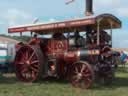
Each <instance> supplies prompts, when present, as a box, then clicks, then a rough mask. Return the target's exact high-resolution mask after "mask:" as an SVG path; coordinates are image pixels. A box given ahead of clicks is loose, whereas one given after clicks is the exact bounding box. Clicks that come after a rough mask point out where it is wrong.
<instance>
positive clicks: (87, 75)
mask: <svg viewBox="0 0 128 96" xmlns="http://www.w3.org/2000/svg"><path fill="white" fill-rule="evenodd" d="M82 76H83V77H89V76H91V74H89V73H88V74H83V75H82Z"/></svg>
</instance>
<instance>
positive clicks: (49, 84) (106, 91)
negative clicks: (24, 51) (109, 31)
mask: <svg viewBox="0 0 128 96" xmlns="http://www.w3.org/2000/svg"><path fill="white" fill-rule="evenodd" d="M0 96H128V72H126V71H125V70H121V71H118V72H117V73H116V79H115V81H114V82H113V84H112V85H111V86H103V85H96V84H94V85H93V86H92V88H91V89H88V90H82V89H79V88H73V87H72V86H71V85H70V84H69V83H68V82H65V81H56V80H50V81H46V80H43V81H39V82H38V83H33V84H31V83H29V84H28V83H21V82H19V81H18V80H17V79H16V78H15V75H14V74H13V75H10V74H9V75H8V74H6V75H4V76H0Z"/></svg>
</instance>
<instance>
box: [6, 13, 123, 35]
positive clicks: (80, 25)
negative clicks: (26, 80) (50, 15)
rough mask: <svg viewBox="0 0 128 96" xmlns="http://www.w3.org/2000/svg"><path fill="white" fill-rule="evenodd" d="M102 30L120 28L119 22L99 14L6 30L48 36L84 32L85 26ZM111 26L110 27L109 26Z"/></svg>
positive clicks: (110, 16)
mask: <svg viewBox="0 0 128 96" xmlns="http://www.w3.org/2000/svg"><path fill="white" fill-rule="evenodd" d="M98 22H99V25H100V28H101V29H103V30H106V29H111V27H112V28H113V29H115V28H120V27H121V21H120V20H119V19H118V18H117V17H115V16H113V15H112V14H101V15H98V16H94V17H89V18H81V19H73V20H67V21H62V22H53V23H40V24H30V25H21V26H15V27H10V28H8V32H9V33H18V32H28V31H30V32H36V33H38V34H49V33H54V32H74V30H78V31H85V30H86V27H87V26H91V28H92V29H97V25H98ZM111 25H112V26H111Z"/></svg>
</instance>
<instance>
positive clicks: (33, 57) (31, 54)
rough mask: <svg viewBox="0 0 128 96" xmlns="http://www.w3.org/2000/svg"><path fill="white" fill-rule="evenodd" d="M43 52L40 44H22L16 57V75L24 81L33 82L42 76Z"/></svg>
mask: <svg viewBox="0 0 128 96" xmlns="http://www.w3.org/2000/svg"><path fill="white" fill-rule="evenodd" d="M43 63H44V60H43V53H42V51H41V50H40V47H39V46H30V45H25V46H22V47H21V48H20V49H19V50H18V52H17V53H16V57H15V70H16V76H17V78H18V79H19V80H21V81H24V82H33V81H36V80H38V79H39V78H40V77H41V73H42V64H43Z"/></svg>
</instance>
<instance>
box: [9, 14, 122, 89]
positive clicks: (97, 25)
mask: <svg viewBox="0 0 128 96" xmlns="http://www.w3.org/2000/svg"><path fill="white" fill-rule="evenodd" d="M120 27H121V22H120V21H119V19H118V18H116V17H115V16H113V15H111V14H102V15H99V16H96V17H92V18H84V19H76V20H70V21H64V22H54V23H46V24H33V25H28V26H20V27H11V28H9V29H8V30H9V33H15V32H20V34H22V32H28V31H30V32H31V33H32V32H34V33H36V34H38V35H39V34H40V35H44V36H45V35H47V34H50V36H49V35H47V36H45V37H44V36H43V37H40V38H38V37H37V36H36V35H34V37H33V38H32V39H31V40H30V41H29V42H28V43H27V44H22V45H21V46H19V48H18V49H17V52H16V57H15V61H14V63H15V68H16V76H17V78H18V79H19V80H21V81H24V82H33V81H36V80H38V79H39V78H46V77H49V76H51V77H56V78H61V79H68V80H69V81H70V82H71V84H72V85H73V86H75V87H81V88H89V87H90V86H91V85H92V83H93V81H94V80H95V79H96V80H98V81H100V80H103V81H105V82H107V83H108V82H111V81H112V78H113V73H114V71H113V69H114V61H113V56H115V55H114V54H113V51H112V50H111V47H112V38H111V34H112V29H113V28H120ZM108 29H110V32H109V33H108V32H106V30H108ZM46 37H47V38H46ZM48 37H50V38H48Z"/></svg>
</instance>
